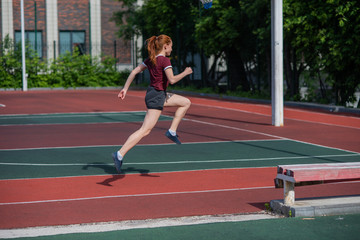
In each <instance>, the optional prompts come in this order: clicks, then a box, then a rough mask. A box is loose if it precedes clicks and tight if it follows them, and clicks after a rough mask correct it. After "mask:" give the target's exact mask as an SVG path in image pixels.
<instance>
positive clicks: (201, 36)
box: [116, 0, 360, 105]
mask: <svg viewBox="0 0 360 240" xmlns="http://www.w3.org/2000/svg"><path fill="white" fill-rule="evenodd" d="M135 2H136V1H135V0H127V1H124V4H125V5H124V6H126V7H127V9H128V10H125V11H123V12H122V13H119V15H118V16H117V17H116V19H117V20H118V21H117V22H118V23H119V24H120V35H121V36H127V37H128V38H130V37H131V36H132V34H138V35H140V34H142V35H143V36H144V37H145V38H146V37H149V36H151V35H157V34H160V33H164V34H168V35H170V36H171V37H172V38H173V39H174V42H175V46H174V52H173V53H174V54H173V58H174V59H175V60H177V61H180V62H183V63H185V60H184V59H185V57H186V56H187V54H188V53H187V52H193V51H198V52H199V53H204V54H206V55H207V56H213V57H215V59H217V58H224V59H225V60H226V63H227V71H228V72H227V77H228V78H229V81H228V82H229V83H230V85H231V86H230V88H229V89H231V90H233V91H238V92H245V93H248V92H251V93H252V94H253V93H259V94H260V95H262V94H266V95H268V93H269V92H270V88H271V86H270V85H271V84H270V82H271V81H270V73H271V71H270V69H271V61H270V56H271V52H270V51H271V49H270V46H271V45H270V42H271V40H270V37H271V34H270V32H271V29H270V28H271V4H270V2H269V1H268V0H214V1H213V6H212V8H210V9H208V10H204V9H203V8H202V6H201V5H199V1H198V0H192V1H189V0H179V1H173V0H146V1H144V5H143V6H142V7H138V6H135V5H134V3H135ZM283 13H284V14H283V15H284V77H285V82H286V88H285V89H286V98H287V99H292V100H299V99H300V94H299V88H300V86H302V85H303V84H304V82H301V79H304V76H305V77H306V79H305V83H306V84H307V86H308V87H309V89H310V92H309V95H308V100H309V101H320V102H324V103H331V102H335V103H337V104H341V105H345V103H346V101H351V100H352V99H353V96H354V91H356V90H357V89H358V88H359V81H360V57H359V56H360V44H358V43H359V42H360V1H358V0H346V1H341V0H323V1H319V0H308V1H302V0H284V1H283ZM194 46H196V47H199V48H196V47H195V48H194ZM201 68H203V69H204V68H205V69H207V70H208V73H207V74H204V73H203V76H204V75H206V77H207V78H208V79H207V81H208V82H210V83H212V84H210V86H212V87H213V90H215V89H216V88H217V82H216V81H217V79H216V77H215V74H214V72H215V69H216V66H214V67H213V66H211V67H210V66H205V65H202V66H201ZM211 71H213V72H212V74H211ZM254 76H256V80H254V78H253V77H254ZM320 76H321V77H320ZM238 86H240V87H238ZM203 87H206V85H205V86H203ZM229 89H228V90H229ZM249 90H250V91H249Z"/></svg>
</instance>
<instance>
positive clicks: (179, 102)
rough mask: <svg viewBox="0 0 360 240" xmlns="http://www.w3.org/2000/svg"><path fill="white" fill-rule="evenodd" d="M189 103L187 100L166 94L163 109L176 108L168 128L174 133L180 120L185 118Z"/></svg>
mask: <svg viewBox="0 0 360 240" xmlns="http://www.w3.org/2000/svg"><path fill="white" fill-rule="evenodd" d="M190 105H191V102H190V100H189V99H188V98H186V97H183V96H180V95H177V94H172V93H168V96H167V98H166V101H165V104H164V107H178V109H177V110H176V112H175V116H174V118H173V121H172V123H171V126H170V130H172V131H174V132H176V130H177V128H178V126H179V124H180V122H181V119H182V118H183V117H184V116H185V113H186V111H187V110H188V109H189V107H190Z"/></svg>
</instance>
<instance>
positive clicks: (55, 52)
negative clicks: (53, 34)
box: [53, 40, 56, 60]
mask: <svg viewBox="0 0 360 240" xmlns="http://www.w3.org/2000/svg"><path fill="white" fill-rule="evenodd" d="M53 45H54V46H53V47H54V60H55V59H56V41H55V40H54V44H53Z"/></svg>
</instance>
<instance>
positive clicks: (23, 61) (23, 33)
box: [20, 0, 28, 92]
mask: <svg viewBox="0 0 360 240" xmlns="http://www.w3.org/2000/svg"><path fill="white" fill-rule="evenodd" d="M20 5H21V6H20V8H21V55H22V85H23V91H24V92H26V91H27V90H28V83H27V79H26V61H25V22H24V21H25V20H24V0H21V4H20Z"/></svg>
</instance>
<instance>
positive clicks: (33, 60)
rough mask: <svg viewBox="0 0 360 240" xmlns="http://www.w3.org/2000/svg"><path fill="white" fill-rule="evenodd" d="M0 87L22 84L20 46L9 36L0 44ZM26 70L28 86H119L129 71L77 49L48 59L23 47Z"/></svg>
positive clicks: (108, 59)
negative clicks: (41, 57) (81, 52)
mask: <svg viewBox="0 0 360 240" xmlns="http://www.w3.org/2000/svg"><path fill="white" fill-rule="evenodd" d="M1 50H2V51H1V53H2V54H1V56H0V79H1V80H0V88H5V89H7V88H15V89H17V88H21V87H22V65H21V47H20V46H18V47H16V46H15V45H14V44H13V42H12V40H11V39H10V38H9V37H6V38H5V40H4V42H2V43H1ZM26 56H27V59H26V73H27V75H28V77H27V80H28V87H29V88H35V87H50V88H54V87H64V88H75V87H106V86H119V85H123V84H124V83H125V81H126V79H127V77H128V75H129V74H130V71H123V72H119V71H117V70H116V69H115V66H114V65H115V59H114V58H111V57H103V58H102V59H99V58H95V57H94V58H91V56H90V55H80V54H79V52H78V51H74V52H73V53H69V52H68V53H66V54H64V55H62V56H60V57H59V58H58V59H55V60H53V61H51V62H47V61H45V60H42V59H40V58H39V57H37V55H36V53H35V52H34V51H33V50H31V49H30V48H29V47H27V49H26Z"/></svg>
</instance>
